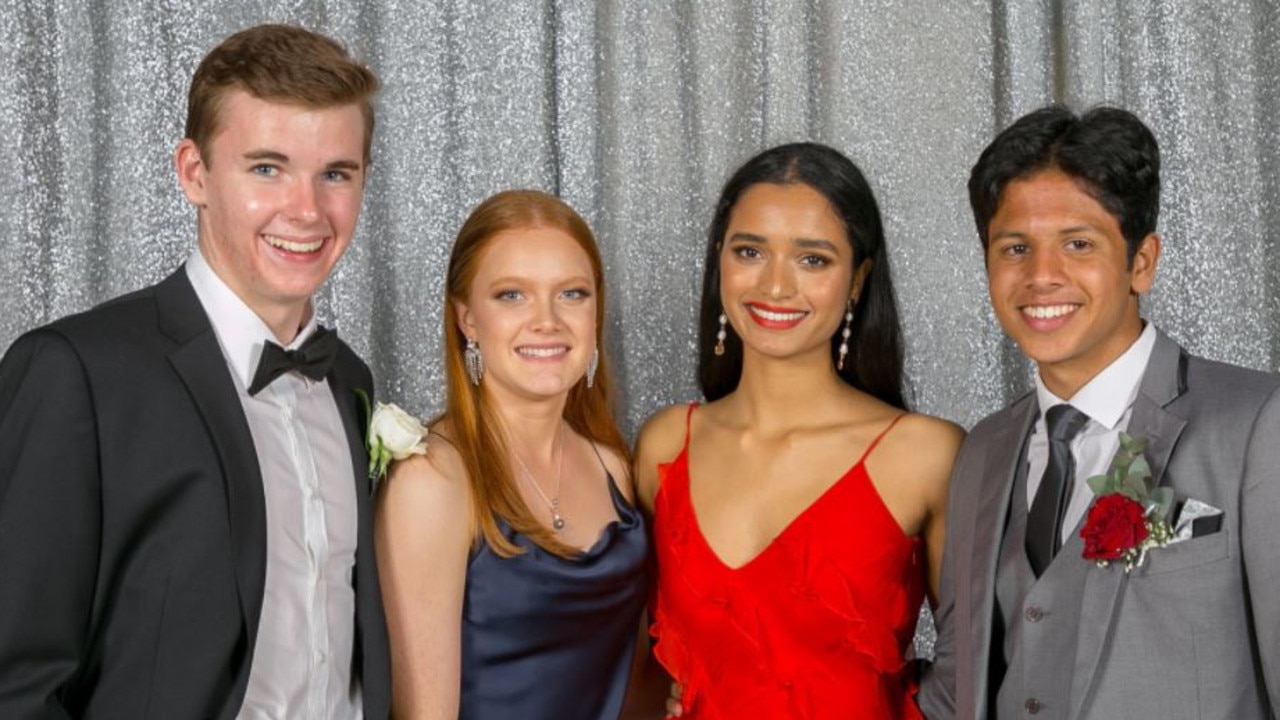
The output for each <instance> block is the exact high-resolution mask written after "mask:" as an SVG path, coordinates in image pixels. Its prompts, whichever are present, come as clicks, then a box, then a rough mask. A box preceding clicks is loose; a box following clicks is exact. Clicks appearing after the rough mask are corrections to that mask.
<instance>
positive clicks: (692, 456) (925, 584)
mask: <svg viewBox="0 0 1280 720" xmlns="http://www.w3.org/2000/svg"><path fill="white" fill-rule="evenodd" d="M706 257H707V259H706V265H705V277H704V282H703V293H702V313H701V315H702V318H701V344H700V356H699V362H698V380H699V383H700V385H701V387H702V391H703V395H704V396H705V398H706V404H704V405H698V404H696V403H695V404H693V405H687V406H685V405H681V406H676V407H671V408H667V409H665V410H663V411H661V412H659V413H657V414H656V415H654V416H653V417H652V418H651V419H650V420H649V422H648V423H647V424H646V425H645V427H644V429H643V430H642V431H641V434H640V438H639V441H638V445H637V455H636V467H637V471H636V472H637V482H638V486H639V494H640V496H641V502H642V503H643V504H644V505H645V506H646V508H647V510H648V511H649V512H650V513H652V515H653V517H654V543H655V546H656V553H657V560H658V585H657V592H656V596H655V600H654V603H653V608H652V609H653V619H654V622H653V627H652V633H653V635H654V637H655V638H656V640H657V644H656V646H655V654H656V655H657V657H658V659H659V661H660V662H661V663H662V665H663V666H664V667H665V668H666V669H667V671H668V672H669V673H670V674H671V676H672V678H674V680H675V681H676V682H677V683H678V684H679V685H680V687H682V689H683V692H682V698H681V701H680V707H679V708H678V709H675V708H673V711H674V712H673V714H677V715H682V716H683V717H685V718H698V719H699V720H716V719H720V718H726V719H727V718H733V719H735V720H736V719H739V718H747V717H750V718H788V719H790V718H804V719H808V720H820V719H823V718H831V719H833V720H834V719H836V718H840V719H841V720H844V719H847V718H904V717H905V718H916V717H919V713H918V711H917V710H916V708H915V704H914V702H913V700H912V695H913V693H914V689H915V683H914V674H913V669H912V666H911V665H910V663H909V661H908V659H907V655H906V651H907V649H908V647H909V646H910V645H911V641H912V637H913V634H914V630H915V625H916V618H917V616H918V612H919V610H920V605H921V602H922V599H923V597H924V595H925V593H926V591H928V592H929V595H930V597H932V596H933V593H932V590H931V588H934V587H936V586H937V580H938V568H939V566H940V564H941V559H942V540H943V528H944V525H945V513H946V499H947V479H948V476H949V475H950V471H951V464H952V460H953V458H954V457H955V453H956V450H957V449H958V447H959V444H960V441H961V439H962V435H963V433H962V431H961V430H960V429H959V428H958V427H956V426H955V425H953V424H951V423H948V422H945V421H942V420H938V419H936V418H932V417H928V416H925V415H919V414H914V413H909V412H907V411H906V410H905V409H904V408H905V403H904V401H903V397H902V341H901V331H900V328H899V323H898V315H897V309H896V305H895V301H894V294H893V286H892V280H891V277H890V273H889V262H888V255H887V254H886V252H885V249H884V242H883V230H882V226H881V221H880V213H879V209H878V207H877V206H876V202H875V198H874V197H873V195H872V193H871V189H870V187H868V185H867V182H866V180H865V178H864V177H863V176H862V173H861V172H860V171H859V170H858V168H857V167H856V166H855V165H854V164H853V163H852V162H850V161H849V160H848V159H847V158H845V157H844V156H843V155H841V154H840V153H838V152H836V151H835V150H832V149H831V148H828V147H825V146H822V145H816V144H811V143H803V144H795V145H786V146H782V147H777V148H773V149H772V150H768V151H766V152H764V153H762V154H760V155H758V156H756V157H755V158H753V159H751V160H750V161H748V162H747V164H746V165H744V166H743V167H742V168H740V169H739V170H738V171H737V173H735V174H734V176H733V177H732V178H730V180H729V182H728V183H727V184H726V186H725V188H724V191H723V192H722V194H721V197H720V202H719V204H718V205H717V208H716V213H715V217H714V219H713V221H712V224H711V230H710V233H709V237H708V246H707V256H706ZM927 589H928V590H927Z"/></svg>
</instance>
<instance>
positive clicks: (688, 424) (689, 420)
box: [684, 400, 698, 451]
mask: <svg viewBox="0 0 1280 720" xmlns="http://www.w3.org/2000/svg"><path fill="white" fill-rule="evenodd" d="M696 407H698V401H697V400H695V401H693V402H691V403H689V411H688V412H686V413H685V414H684V449H685V450H686V451H687V450H688V449H689V434H690V428H692V427H693V410H694V408H696Z"/></svg>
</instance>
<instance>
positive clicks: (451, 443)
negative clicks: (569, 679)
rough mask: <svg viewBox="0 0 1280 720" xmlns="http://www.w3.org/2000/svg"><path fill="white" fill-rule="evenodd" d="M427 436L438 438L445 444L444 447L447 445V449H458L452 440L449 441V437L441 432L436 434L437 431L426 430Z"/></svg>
mask: <svg viewBox="0 0 1280 720" xmlns="http://www.w3.org/2000/svg"><path fill="white" fill-rule="evenodd" d="M427 435H435V436H436V437H438V438H440V439H441V440H443V441H444V442H445V444H446V445H448V446H449V447H451V448H453V449H454V450H457V449H458V446H457V444H455V443H454V442H453V441H452V440H450V439H449V436H447V435H445V434H444V433H442V432H438V431H436V430H434V429H433V430H428V431H427Z"/></svg>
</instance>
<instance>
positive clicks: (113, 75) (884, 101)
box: [0, 0, 1280, 432]
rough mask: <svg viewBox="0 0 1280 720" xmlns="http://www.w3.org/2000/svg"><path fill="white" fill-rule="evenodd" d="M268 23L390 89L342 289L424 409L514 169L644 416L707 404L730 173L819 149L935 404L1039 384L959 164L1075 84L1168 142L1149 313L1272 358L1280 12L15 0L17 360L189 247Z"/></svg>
mask: <svg viewBox="0 0 1280 720" xmlns="http://www.w3.org/2000/svg"><path fill="white" fill-rule="evenodd" d="M267 21H271V22H288V23H296V24H302V25H305V26H308V27H311V28H313V29H316V30H319V31H322V32H325V33H328V34H330V35H333V36H335V37H337V38H339V39H341V40H343V41H344V42H345V43H346V44H347V45H348V46H349V47H350V48H351V49H352V51H353V52H354V53H355V54H356V55H357V56H359V57H362V58H364V59H365V60H366V61H367V62H368V63H369V64H370V65H371V66H372V67H373V68H374V69H375V70H376V71H377V72H378V74H379V75H380V77H381V78H382V80H383V82H384V91H383V92H382V94H381V95H380V97H379V98H378V101H377V110H378V129H377V135H376V138H375V143H374V168H373V175H372V177H371V180H370V186H369V189H368V193H367V196H366V200H365V208H364V214H363V217H362V220H361V226H360V231H359V232H358V235H357V238H356V242H355V243H354V245H353V247H352V249H351V250H350V251H349V253H348V255H347V257H346V258H345V259H344V260H343V262H342V264H341V265H340V266H339V269H338V271H337V272H336V274H335V275H334V277H333V278H332V279H331V281H330V282H329V284H328V285H327V286H326V287H325V289H324V290H323V291H322V293H321V297H320V298H319V306H320V312H321V317H322V319H323V320H324V321H325V322H327V323H328V324H331V325H334V326H336V327H337V329H338V330H339V332H340V333H341V334H342V336H343V337H344V338H346V339H347V340H348V341H349V342H350V343H351V344H352V345H353V346H354V347H355V348H356V350H357V351H358V352H360V353H361V354H362V355H363V356H364V357H365V358H366V359H368V360H369V362H370V364H371V365H372V367H373V369H374V372H375V374H376V376H377V379H378V387H379V393H380V396H381V397H383V398H391V399H395V400H396V401H398V402H400V403H401V404H403V405H404V406H406V407H407V408H409V409H411V410H413V411H415V412H417V413H419V414H424V415H429V414H432V413H433V412H434V411H436V410H437V409H439V407H440V404H441V399H442V388H443V370H442V364H441V359H440V352H441V347H442V341H441V324H442V319H441V312H442V308H443V304H442V299H441V293H442V286H443V274H444V266H445V263H446V260H447V257H448V251H449V245H450V243H451V241H452V238H453V234H454V233H455V232H456V230H457V228H458V226H459V225H460V224H461V222H462V220H463V219H464V218H465V216H466V214H467V212H468V211H469V210H470V208H471V207H472V206H473V205H474V204H475V203H476V202H478V201H479V200H480V199H482V198H483V197H485V196H487V195H489V194H491V193H493V192H495V191H497V190H500V189H504V188H511V187H538V188H543V189H546V190H550V191H553V192H558V193H559V194H561V195H562V196H563V197H564V198H565V199H566V200H568V201H569V202H570V203H571V204H572V205H573V206H575V207H576V208H577V209H578V210H579V211H580V212H582V214H583V215H584V217H586V218H587V220H588V222H590V224H591V225H592V227H593V228H594V229H595V231H596V233H597V236H598V238H599V240H600V243H601V246H602V250H603V253H604V256H605V260H606V265H607V273H608V289H609V307H608V313H609V318H610V321H609V327H608V334H609V340H608V351H609V353H610V355H611V357H612V359H613V363H614V367H615V369H616V371H617V372H618V374H619V376H620V378H619V379H620V381H621V394H620V397H619V398H618V399H619V403H620V411H621V420H622V422H623V424H624V427H625V428H626V429H627V430H628V431H629V432H631V431H634V430H635V429H636V428H637V427H638V426H639V423H640V422H641V421H642V420H643V419H644V418H645V417H646V416H647V415H648V414H649V413H651V412H652V411H654V410H655V409H657V408H659V407H661V406H663V405H666V404H669V403H672V402H677V401H682V400H687V399H690V398H692V397H694V396H695V395H696V386H695V383H694V379H693V367H694V357H695V342H696V328H695V317H696V313H697V302H698V288H699V283H700V273H701V267H700V264H701V259H700V258H701V254H702V248H703V243H704V233H705V228H706V226H707V224H708V222H709V220H710V216H711V210H712V203H713V202H714V200H715V198H716V195H717V192H718V190H719V186H720V185H721V183H723V182H724V180H725V179H726V178H727V177H728V175H729V173H730V172H731V171H732V170H733V169H734V168H735V167H736V166H737V165H738V164H740V163H741V162H742V161H744V160H745V159H747V158H748V157H750V156H751V155H753V154H754V153H756V152H758V151H759V150H761V149H763V148H765V147H768V146H770V145H774V144H777V143H780V142H785V141H792V140H801V139H813V140H817V141H821V142H825V143H828V144H830V145H833V146H835V147H837V148H839V149H841V150H842V151H844V152H845V153H847V154H848V155H849V156H850V157H852V158H853V159H854V161H855V162H857V163H858V164H859V165H860V166H861V167H862V169H863V170H864V171H865V173H866V174H867V176H868V177H869V178H870V179H871V183H872V186H873V187H874V189H875V190H876V192H877V195H878V197H879V200H880V202H881V207H882V209H883V211H884V214H885V220H886V229H887V234H888V243H889V247H890V254H891V261H892V264H893V270H894V273H895V275H896V281H897V288H898V295H899V300H900V302H901V306H902V310H903V319H904V324H905V331H906V338H907V349H908V359H907V367H908V375H909V379H910V383H911V387H912V391H913V396H914V400H915V404H916V406H917V408H918V409H920V410H923V411H925V412H930V413H934V414H937V415H941V416H943V417H947V418H950V419H953V420H956V421H957V422H960V423H961V424H963V425H966V426H968V425H971V424H972V423H973V422H975V421H976V420H977V419H979V418H980V417H982V416H983V415H985V414H987V413H988V412H990V411H992V410H994V409H996V408H998V407H1000V406H1002V405H1004V404H1005V403H1006V402H1008V401H1009V400H1010V399H1011V398H1012V397H1013V396H1014V395H1016V394H1018V393H1020V392H1021V391H1023V390H1025V389H1026V388H1027V387H1028V386H1029V384H1028V377H1027V370H1028V368H1027V364H1026V363H1025V361H1023V360H1022V359H1021V357H1020V356H1019V355H1018V353H1017V351H1016V348H1014V347H1013V346H1012V345H1011V344H1010V343H1009V342H1008V341H1007V340H1006V339H1005V338H1004V337H1003V334H1002V333H1001V331H1000V329H999V327H998V325H997V324H996V323H995V321H994V318H993V315H992V313H991V310H990V309H989V306H988V302H987V296H986V287H985V278H984V271H983V266H982V259H981V252H980V248H979V245H978V240H977V237H976V234H975V232H974V229H973V223H972V219H971V215H970V213H969V210H968V205H967V200H966V195H965V181H966V179H967V176H968V171H969V168H970V166H971V165H972V163H973V161H974V160H975V159H976V158H977V155H978V153H979V152H980V151H981V149H982V148H983V147H984V146H985V145H986V143H987V142H988V141H989V140H990V139H991V138H992V137H993V135H994V133H995V132H996V131H997V130H998V129H999V128H1001V127H1003V126H1004V125H1006V124H1007V123H1008V122H1010V121H1011V120H1012V119H1014V118H1015V117H1017V116H1018V115H1021V114H1022V113H1024V112H1026V111H1028V110H1031V109H1033V108H1035V107H1038V106H1040V105H1042V104H1044V103H1046V102H1049V101H1052V100H1059V101H1064V102H1067V103H1070V104H1071V105H1073V106H1074V107H1076V108H1077V109H1080V108H1084V107H1087V106H1089V105H1092V104H1095V103H1098V102H1104V101H1105V102H1109V103H1114V104H1118V105H1121V106H1124V107H1127V108H1129V109H1131V110H1133V111H1135V112H1136V113H1138V114H1139V116H1141V117H1142V118H1143V119H1144V120H1146V121H1147V122H1148V123H1149V124H1150V125H1151V126H1152V128H1153V129H1154V130H1155V132H1156V135H1157V136H1158V138H1159V139H1160V142H1161V146H1162V150H1163V153H1164V183H1165V185H1164V187H1165V190H1164V203H1163V212H1162V214H1161V220H1160V230H1161V232H1162V234H1163V237H1164V256H1163V258H1162V259H1161V263H1160V270H1159V278H1158V280H1157V283H1156V290H1155V291H1154V292H1153V293H1152V294H1151V296H1150V297H1149V298H1148V299H1147V300H1146V301H1145V302H1146V313H1147V315H1148V316H1149V317H1150V318H1152V319H1154V320H1155V321H1156V322H1157V323H1158V324H1159V325H1160V326H1161V327H1163V328H1164V329H1165V330H1166V331H1168V332H1169V333H1170V334H1171V335H1172V336H1173V337H1174V338H1175V339H1177V340H1178V341H1180V342H1181V343H1183V344H1184V345H1185V346H1187V347H1188V348H1189V349H1190V350H1192V351H1193V352H1196V353H1198V354H1202V355H1205V356H1208V357H1212V358H1217V359H1222V360H1226V361H1230V362H1235V363H1240V364H1243V365H1248V366H1251V367H1258V368H1268V369H1275V368H1276V367H1277V363H1278V358H1280V270H1278V269H1277V268H1280V263H1278V262H1277V259H1278V258H1277V255H1280V121H1277V116H1278V114H1280V8H1278V6H1277V3H1276V2H1275V0H1125V2H1115V0H1070V1H1067V0H1055V1H1052V2H1021V1H1018V0H951V1H949V2H935V1H934V0H809V1H808V2H802V1H800V0H791V1H787V0H537V1H531V0H422V1H417V0H414V1H409V0H378V1H374V0H367V1H365V2H349V1H344V0H330V1H328V2H326V1H324V0H292V1H287V0H276V1H272V0H259V1H256V2H255V1H253V0H243V1H236V0H225V1H221V2H197V1H196V0H165V1H163V2H154V1H153V0H111V2H107V1H106V0H0V38H2V39H3V42H0V67H2V68H4V71H3V72H0V188H2V189H0V347H7V346H8V345H9V343H10V342H12V341H13V339H14V338H16V337H17V335H18V334H19V333H21V332H22V331H24V330H25V329H27V328H30V327H33V326H36V325H38V324H41V323H44V322H46V321H48V320H51V319H53V318H55V317H58V316H60V315H64V314H67V313H70V312H74V311H78V310H82V309H86V308H88V307H90V306H92V305H94V304H96V303H97V302H100V301H102V300H104V299H106V298H108V297H111V296H113V295H117V294H120V293H123V292H126V291H129V290H133V289H136V288H139V287H142V286H144V285H147V284H149V283H152V282H155V281H156V280H158V279H160V278H161V277H163V276H164V275H165V274H167V273H168V272H169V271H171V270H172V269H173V268H174V267H176V266H177V265H178V264H179V263H180V262H181V261H182V260H183V259H184V258H185V257H186V255H187V254H188V253H189V252H190V249H191V247H192V244H193V242H194V228H195V222H194V213H193V211H192V210H191V209H190V208H189V207H188V206H187V205H186V203H185V201H184V199H183V198H182V195H181V192H180V190H179V188H178V186H177V183H176V180H175V178H174V172H173V166H172V165H173V163H172V152H173V149H174V147H175V146H176V145H177V143H178V141H179V140H180V138H181V134H182V122H183V117H184V113H185V92H186V87H187V82H188V80H189V78H190V75H191V73H192V71H193V70H194V68H195V65H196V63H197V62H198V61H199V59H200V58H201V57H202V56H203V54H204V52H206V51H207V50H208V49H209V48H211V47H212V46H213V45H215V44H216V43H217V42H218V41H219V40H220V39H221V38H222V37H224V36H226V35H227V34H229V33H231V32H234V31H235V30H238V29H240V28H242V27H245V26H247V25H251V24H255V23H259V22H267Z"/></svg>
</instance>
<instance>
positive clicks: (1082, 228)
mask: <svg viewBox="0 0 1280 720" xmlns="http://www.w3.org/2000/svg"><path fill="white" fill-rule="evenodd" d="M1081 232H1093V233H1100V232H1102V230H1100V229H1099V228H1096V227H1094V226H1092V225H1090V224H1088V223H1082V224H1079V225H1072V226H1071V227H1065V228H1062V229H1061V230H1058V231H1057V233H1056V234H1057V235H1058V236H1059V237H1061V236H1063V235H1074V234H1076V233H1081ZM1029 237H1031V234H1030V233H1025V232H1021V231H1018V230H1003V231H1001V232H998V233H994V234H992V235H991V239H992V240H1003V239H1005V238H1012V239H1015V240H1025V239H1026V238H1029Z"/></svg>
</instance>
